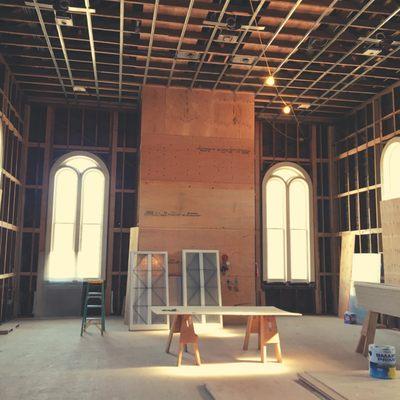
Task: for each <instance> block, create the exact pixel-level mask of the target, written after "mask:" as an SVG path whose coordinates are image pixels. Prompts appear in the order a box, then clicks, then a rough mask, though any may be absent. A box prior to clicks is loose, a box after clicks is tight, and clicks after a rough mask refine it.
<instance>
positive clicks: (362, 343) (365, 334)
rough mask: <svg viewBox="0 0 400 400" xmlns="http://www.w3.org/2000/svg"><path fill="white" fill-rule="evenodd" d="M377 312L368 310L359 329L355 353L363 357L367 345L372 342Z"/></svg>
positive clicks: (366, 350)
mask: <svg viewBox="0 0 400 400" xmlns="http://www.w3.org/2000/svg"><path fill="white" fill-rule="evenodd" d="M378 316H379V313H377V312H374V311H369V312H368V314H367V316H366V317H365V319H364V323H363V326H362V329H361V336H360V339H359V341H358V345H357V348H356V352H357V353H361V354H363V355H364V356H365V357H366V356H367V355H368V346H369V345H370V344H371V343H373V342H374V339H375V331H376V325H377V323H378Z"/></svg>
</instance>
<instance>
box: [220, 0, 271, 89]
mask: <svg viewBox="0 0 400 400" xmlns="http://www.w3.org/2000/svg"><path fill="white" fill-rule="evenodd" d="M266 1H267V0H261V1H260V2H259V4H258V6H257V8H256V9H255V10H254V14H253V15H252V16H251V18H250V21H249V23H248V27H247V28H246V29H245V30H244V32H242V34H241V35H240V38H239V40H238V42H237V43H236V46H235V48H234V49H233V51H232V55H231V57H233V56H234V55H236V53H237V52H238V50H239V49H240V46H241V45H242V42H243V40H244V38H245V37H246V35H247V34H248V32H249V30H250V27H251V26H252V25H253V24H254V22H256V20H257V16H258V14H259V12H260V11H261V10H262V8H263V7H264V5H265V3H266ZM229 66H230V64H229V63H226V64H225V66H224V68H223V69H222V71H221V73H220V74H219V76H218V78H217V81H216V82H215V84H214V87H213V89H216V88H217V86H218V84H219V83H220V81H221V79H222V77H223V76H224V74H225V72H226V70H227V69H228V68H229Z"/></svg>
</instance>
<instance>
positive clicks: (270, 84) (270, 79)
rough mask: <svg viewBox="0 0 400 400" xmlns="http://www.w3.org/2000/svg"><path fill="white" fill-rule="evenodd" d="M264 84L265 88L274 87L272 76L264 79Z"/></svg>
mask: <svg viewBox="0 0 400 400" xmlns="http://www.w3.org/2000/svg"><path fill="white" fill-rule="evenodd" d="M264 84H265V85H267V86H274V85H275V78H274V77H273V76H272V75H269V76H267V77H266V78H265V81H264Z"/></svg>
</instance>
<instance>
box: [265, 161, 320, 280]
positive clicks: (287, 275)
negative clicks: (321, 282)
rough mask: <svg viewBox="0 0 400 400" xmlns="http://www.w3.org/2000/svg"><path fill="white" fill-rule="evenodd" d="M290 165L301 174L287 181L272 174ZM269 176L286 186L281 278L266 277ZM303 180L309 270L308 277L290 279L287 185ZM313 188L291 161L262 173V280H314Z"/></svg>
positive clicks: (306, 174) (300, 169) (298, 167)
mask: <svg viewBox="0 0 400 400" xmlns="http://www.w3.org/2000/svg"><path fill="white" fill-rule="evenodd" d="M284 167H290V168H292V169H294V170H296V172H297V173H298V174H300V175H301V176H296V177H293V178H291V179H289V180H288V181H287V182H286V181H285V180H284V179H282V178H281V177H279V176H276V175H274V173H276V171H277V170H278V169H281V168H284ZM271 178H276V179H280V180H282V181H283V182H284V183H285V186H286V227H285V231H286V241H285V263H286V265H285V278H284V279H283V280H282V279H268V262H267V260H268V256H267V249H268V244H267V234H266V229H267V190H266V189H267V183H268V181H269V180H270V179H271ZM297 179H301V180H303V181H304V182H305V183H306V184H307V186H308V193H309V202H308V204H309V243H310V246H309V271H308V275H309V276H308V279H300V280H299V279H291V266H290V216H289V215H290V204H289V187H290V184H291V183H292V182H293V181H295V180H297ZM312 204H313V190H312V182H311V178H310V176H309V175H308V173H307V172H306V171H305V170H304V168H302V167H301V166H299V165H297V164H295V163H292V162H281V163H277V164H275V165H274V166H272V167H271V168H270V169H269V170H268V171H267V173H266V174H265V175H264V178H263V182H262V244H263V249H262V255H263V281H266V282H269V283H273V282H277V283H278V282H291V283H311V282H314V281H315V263H314V254H315V253H314V217H313V207H312Z"/></svg>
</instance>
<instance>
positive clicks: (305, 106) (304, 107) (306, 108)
mask: <svg viewBox="0 0 400 400" xmlns="http://www.w3.org/2000/svg"><path fill="white" fill-rule="evenodd" d="M310 107H311V104H310V103H301V104H299V107H298V108H300V109H302V110H308V109H309V108H310Z"/></svg>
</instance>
